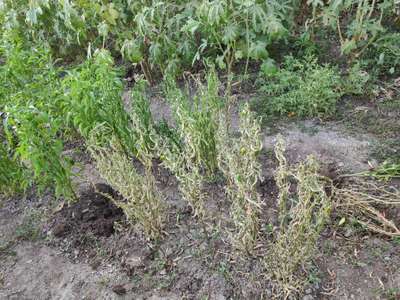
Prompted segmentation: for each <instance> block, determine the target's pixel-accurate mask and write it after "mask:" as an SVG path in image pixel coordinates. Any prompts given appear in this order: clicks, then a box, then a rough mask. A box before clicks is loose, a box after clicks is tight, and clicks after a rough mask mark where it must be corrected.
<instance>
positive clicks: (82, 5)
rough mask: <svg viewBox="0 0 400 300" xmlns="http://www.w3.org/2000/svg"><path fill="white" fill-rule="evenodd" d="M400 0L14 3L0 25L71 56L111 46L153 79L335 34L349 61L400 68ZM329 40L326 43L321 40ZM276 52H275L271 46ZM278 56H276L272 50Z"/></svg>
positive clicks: (260, 56) (316, 42) (1, 8)
mask: <svg viewBox="0 0 400 300" xmlns="http://www.w3.org/2000/svg"><path fill="white" fill-rule="evenodd" d="M399 15H400V12H399V8H398V5H397V4H396V1H393V0H384V1H379V2H376V1H372V2H371V1H367V0H363V1H354V0H338V1H329V2H324V1H320V0H315V1H314V0H313V1H300V0H287V1H276V0H266V1H259V0H212V1H211V0H196V1H188V0H180V1H173V2H171V1H161V0H142V1H112V2H110V1H100V0H96V1H75V0H69V1H57V0H36V1H28V0H24V1H11V0H5V1H2V2H1V5H0V25H1V27H2V28H3V30H4V31H6V32H8V34H11V35H13V36H14V37H16V38H19V39H22V40H26V41H33V42H37V43H45V44H47V45H49V48H50V49H51V51H52V54H53V55H54V56H56V57H62V58H63V59H64V60H65V61H73V60H76V57H80V60H81V61H82V60H84V59H85V54H86V52H87V49H90V48H92V49H96V48H107V49H109V50H110V51H111V52H112V53H113V55H114V57H118V56H121V55H122V56H123V57H124V59H125V60H126V61H128V62H130V63H133V64H135V65H139V66H140V67H141V69H142V71H143V73H144V74H145V76H146V79H147V80H148V82H149V83H153V82H155V77H156V76H157V74H159V73H161V74H163V75H171V74H173V75H179V74H181V73H182V71H184V70H189V69H192V68H193V66H194V65H203V66H205V65H207V64H208V63H209V62H212V63H213V64H215V65H216V66H217V67H218V68H220V69H226V71H227V72H228V74H230V73H231V71H232V67H233V66H234V65H235V64H237V63H238V62H244V65H245V68H244V73H247V71H248V66H249V61H258V62H261V63H263V62H264V64H265V67H267V68H268V65H270V64H271V58H276V57H274V55H271V54H270V53H269V52H271V51H272V52H273V50H274V47H276V45H277V44H282V45H285V44H286V45H287V47H289V45H291V44H293V41H295V43H294V44H298V45H299V46H300V47H303V46H305V47H307V48H310V49H318V48H326V47H324V45H325V44H328V43H329V42H330V41H329V38H326V37H324V36H332V35H335V36H334V39H335V40H337V41H338V44H339V46H340V52H341V54H342V55H345V56H346V57H347V58H348V59H349V60H356V59H361V58H363V61H364V62H365V64H366V65H369V66H375V68H374V69H376V70H380V71H379V72H382V71H383V72H389V73H392V74H398V71H399V70H398V66H399V64H400V56H399V54H398V53H399V43H398V42H399V34H398V28H399ZM321 46H322V47H321ZM269 50H271V51H269ZM275 56H276V55H275Z"/></svg>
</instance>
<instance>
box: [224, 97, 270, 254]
mask: <svg viewBox="0 0 400 300" xmlns="http://www.w3.org/2000/svg"><path fill="white" fill-rule="evenodd" d="M225 122H226V120H225V116H223V115H221V124H220V126H219V139H218V163H219V167H220V169H221V170H222V172H223V174H224V176H225V177H226V179H227V186H226V192H227V195H228V197H229V199H230V201H231V202H232V203H231V211H230V213H231V216H232V219H233V221H234V224H235V227H236V232H235V235H234V240H235V243H236V244H237V246H239V247H240V248H242V249H244V250H246V251H248V252H250V251H251V250H252V249H253V247H254V245H255V242H256V241H257V236H258V231H259V225H260V224H259V223H260V216H259V213H260V209H261V205H262V201H261V198H260V195H259V194H258V193H257V190H256V185H257V182H258V181H259V180H260V179H261V165H260V163H259V162H258V154H259V153H260V151H261V149H262V143H261V128H260V120H258V119H257V118H256V117H255V115H254V113H252V112H251V111H250V109H249V106H248V105H245V107H244V108H243V110H242V111H241V113H240V129H239V131H240V137H238V138H232V137H230V136H229V133H227V131H226V126H225V124H224V123H225Z"/></svg>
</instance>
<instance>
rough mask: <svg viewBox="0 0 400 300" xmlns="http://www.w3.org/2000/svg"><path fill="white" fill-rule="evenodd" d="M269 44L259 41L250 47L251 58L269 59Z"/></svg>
mask: <svg viewBox="0 0 400 300" xmlns="http://www.w3.org/2000/svg"><path fill="white" fill-rule="evenodd" d="M266 47H267V43H265V42H261V41H257V42H255V43H252V44H251V45H250V57H251V58H253V59H257V60H260V59H267V58H268V51H267V49H266Z"/></svg>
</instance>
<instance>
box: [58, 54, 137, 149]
mask: <svg viewBox="0 0 400 300" xmlns="http://www.w3.org/2000/svg"><path fill="white" fill-rule="evenodd" d="M118 75H119V74H118V70H117V69H116V68H115V67H114V61H113V59H112V57H111V55H110V53H109V52H108V51H106V50H100V51H96V52H95V53H94V56H93V57H91V58H89V59H88V60H87V61H86V62H85V63H84V64H82V65H81V66H79V67H78V68H76V69H75V70H73V71H71V72H70V73H69V74H68V75H67V76H66V77H65V78H64V80H63V89H64V97H63V111H64V115H65V119H66V122H67V124H69V125H70V126H72V127H74V128H75V129H76V130H77V131H78V132H79V133H80V134H81V135H82V136H83V137H84V138H88V137H89V135H90V132H91V131H92V130H93V129H94V128H96V127H98V126H99V125H100V124H105V126H107V127H109V128H110V129H111V131H110V132H112V134H113V135H114V136H115V137H117V138H118V139H119V141H120V143H121V145H122V147H123V149H124V151H126V153H129V154H131V153H135V146H134V143H135V140H134V138H135V135H133V134H132V132H131V130H130V128H131V127H130V118H129V114H128V113H127V112H126V111H125V109H124V107H123V104H122V100H121V96H122V91H123V85H122V81H121V80H120V78H119V76H118ZM104 139H105V140H107V137H104Z"/></svg>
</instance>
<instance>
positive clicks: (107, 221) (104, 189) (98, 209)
mask: <svg viewBox="0 0 400 300" xmlns="http://www.w3.org/2000/svg"><path fill="white" fill-rule="evenodd" d="M108 197H112V198H114V199H117V198H119V195H118V193H117V192H116V191H114V190H113V189H112V188H111V187H110V186H108V185H106V184H97V185H96V186H95V187H91V188H89V189H87V190H85V191H83V192H82V193H81V194H80V197H79V201H78V202H76V203H74V204H72V205H70V206H65V207H64V208H62V209H61V210H60V211H59V212H57V213H56V214H55V216H54V225H53V226H52V233H53V235H54V236H55V237H63V236H66V235H69V234H70V233H72V232H73V233H74V235H76V234H77V233H80V234H87V233H92V234H93V235H94V236H105V237H109V236H110V235H112V234H113V233H114V222H115V221H122V220H123V218H124V213H123V211H122V209H120V208H118V207H117V206H116V205H115V204H114V203H113V202H112V201H111V199H109V198H108Z"/></svg>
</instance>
